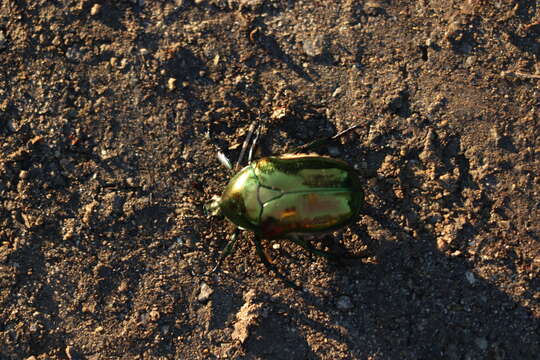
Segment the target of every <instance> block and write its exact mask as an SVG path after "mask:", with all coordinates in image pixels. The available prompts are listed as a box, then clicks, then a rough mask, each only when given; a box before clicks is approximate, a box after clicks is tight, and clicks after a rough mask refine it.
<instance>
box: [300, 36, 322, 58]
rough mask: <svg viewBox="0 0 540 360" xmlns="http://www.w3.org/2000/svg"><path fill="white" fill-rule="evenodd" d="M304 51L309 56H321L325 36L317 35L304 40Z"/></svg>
mask: <svg viewBox="0 0 540 360" xmlns="http://www.w3.org/2000/svg"><path fill="white" fill-rule="evenodd" d="M303 48H304V51H305V52H306V54H307V55H309V56H320V55H322V54H323V52H324V36H322V35H315V36H313V37H311V38H309V39H306V40H304V44H303Z"/></svg>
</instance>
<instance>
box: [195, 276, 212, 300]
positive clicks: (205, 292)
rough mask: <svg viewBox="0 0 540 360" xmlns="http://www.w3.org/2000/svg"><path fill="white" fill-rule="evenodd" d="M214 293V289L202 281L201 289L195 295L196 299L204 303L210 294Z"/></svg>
mask: <svg viewBox="0 0 540 360" xmlns="http://www.w3.org/2000/svg"><path fill="white" fill-rule="evenodd" d="M213 293H214V290H213V289H212V288H211V287H210V286H208V284H207V283H205V282H204V281H203V282H202V283H201V290H200V292H199V296H198V297H197V300H198V301H199V302H201V303H205V302H207V301H208V299H210V296H211V295H212V294H213Z"/></svg>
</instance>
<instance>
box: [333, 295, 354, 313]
mask: <svg viewBox="0 0 540 360" xmlns="http://www.w3.org/2000/svg"><path fill="white" fill-rule="evenodd" d="M336 307H337V308H338V310H341V311H346V310H350V309H352V308H353V303H352V301H351V298H350V297H348V296H345V295H343V296H340V297H339V298H338V299H337V301H336Z"/></svg>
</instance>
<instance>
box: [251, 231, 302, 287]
mask: <svg viewBox="0 0 540 360" xmlns="http://www.w3.org/2000/svg"><path fill="white" fill-rule="evenodd" d="M253 242H254V243H255V248H256V249H257V255H259V257H260V258H261V261H262V263H263V264H264V266H266V268H267V269H268V270H270V271H272V272H273V273H274V274H276V275H277V277H279V278H280V279H281V280H282V281H283V282H284V283H285V284H287V285H288V286H290V287H292V288H293V289H296V290H300V287H299V286H298V285H296V284H295V283H294V282H292V281H291V280H289V279H287V277H286V276H285V275H283V274H282V273H281V272H279V270H278V269H277V267H276V266H275V265H274V264H272V263H271V262H270V261H269V260H268V258H267V257H266V254H265V253H264V249H263V247H262V245H261V239H260V238H259V237H258V236H255V239H254V240H253Z"/></svg>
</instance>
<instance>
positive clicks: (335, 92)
mask: <svg viewBox="0 0 540 360" xmlns="http://www.w3.org/2000/svg"><path fill="white" fill-rule="evenodd" d="M342 92H343V89H342V88H341V87H338V88H336V90H334V93H333V94H332V97H338V96H339V95H340V94H341V93H342Z"/></svg>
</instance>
